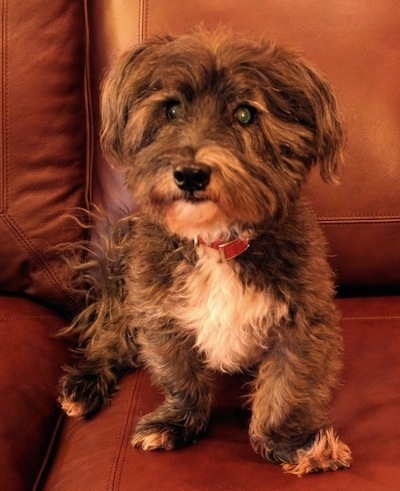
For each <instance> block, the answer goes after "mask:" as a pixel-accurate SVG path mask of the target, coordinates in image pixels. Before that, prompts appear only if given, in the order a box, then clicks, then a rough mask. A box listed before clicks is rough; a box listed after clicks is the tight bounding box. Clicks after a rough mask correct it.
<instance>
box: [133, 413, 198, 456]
mask: <svg viewBox="0 0 400 491" xmlns="http://www.w3.org/2000/svg"><path fill="white" fill-rule="evenodd" d="M176 421H179V419H177V420H176ZM205 431H206V423H205V422H204V424H203V423H202V422H200V421H197V422H196V423H194V424H189V423H188V421H187V420H186V423H185V422H182V423H181V422H178V423H176V422H174V421H173V420H171V419H169V418H165V419H160V418H159V417H156V416H155V417H154V418H153V416H152V414H150V415H147V416H144V417H143V418H142V419H141V420H139V422H138V424H137V425H136V428H135V431H134V433H133V436H132V440H131V443H132V445H133V446H134V447H136V448H140V449H141V450H172V449H174V448H178V447H182V446H185V445H189V444H191V443H195V442H196V441H197V440H198V439H199V438H200V437H201V436H202V435H203V434H204V433H205Z"/></svg>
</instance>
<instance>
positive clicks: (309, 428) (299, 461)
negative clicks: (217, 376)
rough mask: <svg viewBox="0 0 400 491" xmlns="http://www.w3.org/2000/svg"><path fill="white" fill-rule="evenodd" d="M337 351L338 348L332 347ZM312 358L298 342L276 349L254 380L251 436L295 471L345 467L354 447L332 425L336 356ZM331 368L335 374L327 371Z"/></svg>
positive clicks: (260, 450) (259, 446)
mask: <svg viewBox="0 0 400 491" xmlns="http://www.w3.org/2000/svg"><path fill="white" fill-rule="evenodd" d="M332 351H334V350H332ZM321 353H323V351H322V350H321V352H320V353H319V355H318V356H314V357H313V356H311V355H310V353H308V359H307V358H306V357H305V356H302V355H304V353H302V352H301V348H299V346H297V352H296V350H290V349H288V348H286V347H284V346H281V347H278V348H276V349H272V350H271V353H270V354H269V356H268V357H267V358H266V359H265V360H264V361H263V362H262V363H261V365H260V367H259V371H258V374H257V376H256V379H255V381H254V390H253V394H252V417H251V423H250V441H251V444H252V446H253V448H254V449H255V451H256V452H257V453H259V454H261V455H262V456H263V457H264V458H266V459H268V460H271V461H273V462H277V463H280V464H282V466H283V469H284V470H285V471H286V472H290V473H293V474H296V475H299V476H300V475H302V474H307V473H310V472H319V471H326V470H336V469H340V468H347V467H349V466H350V463H351V452H350V450H349V448H348V447H347V445H345V444H344V443H343V442H342V441H340V440H339V438H338V437H337V435H336V433H335V431H334V430H333V428H332V426H331V424H330V420H329V416H328V407H329V402H330V391H331V390H330V389H331V385H332V379H331V380H329V379H330V377H331V376H332V378H335V372H336V370H335V369H334V365H336V364H338V360H337V359H336V357H335V356H333V357H330V356H329V354H328V353H327V352H326V353H325V360H323V359H322V358H321ZM330 371H331V372H332V373H331V374H330V373H329V372H330Z"/></svg>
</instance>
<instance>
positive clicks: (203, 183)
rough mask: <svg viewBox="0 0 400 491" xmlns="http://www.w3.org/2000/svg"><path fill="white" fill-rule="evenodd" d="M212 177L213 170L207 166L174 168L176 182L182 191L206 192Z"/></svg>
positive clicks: (197, 165)
mask: <svg viewBox="0 0 400 491" xmlns="http://www.w3.org/2000/svg"><path fill="white" fill-rule="evenodd" d="M210 177H211V168H210V167H209V166H208V165H205V164H196V165H190V166H180V165H178V166H176V167H175V168H174V181H175V184H176V185H177V186H178V188H179V189H182V191H189V192H194V191H202V190H204V189H205V188H206V187H207V186H208V184H209V182H210Z"/></svg>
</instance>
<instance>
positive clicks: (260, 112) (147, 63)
mask: <svg viewBox="0 0 400 491" xmlns="http://www.w3.org/2000/svg"><path fill="white" fill-rule="evenodd" d="M102 118H103V133H102V144H103V149H104V151H105V153H106V155H107V156H108V157H109V158H110V160H111V161H112V162H114V164H116V165H118V166H119V167H122V168H123V169H124V171H125V172H126V182H127V186H128V188H129V189H130V190H131V191H132V193H133V195H134V197H135V199H136V201H137V203H138V205H139V206H140V208H141V210H142V213H144V214H145V215H146V216H147V218H149V219H150V220H154V221H156V222H158V223H162V224H163V225H165V226H166V227H167V228H168V229H169V230H170V231H171V232H173V233H177V234H179V235H181V236H185V237H188V238H193V237H194V236H196V235H207V236H209V237H216V236H218V237H221V235H224V234H225V235H227V236H230V235H231V233H232V232H233V233H235V234H242V233H246V231H248V230H254V229H257V226H259V225H260V224H262V223H265V222H266V221H268V220H277V219H279V218H281V217H284V216H285V214H286V213H288V212H289V210H290V209H291V207H292V206H293V204H294V203H295V202H296V199H297V197H298V195H299V191H300V188H301V186H302V184H303V183H304V181H305V180H306V177H307V176H308V174H309V172H310V169H311V168H312V166H313V165H314V164H316V163H319V165H320V169H321V174H322V177H323V179H324V180H325V181H327V182H333V181H335V180H336V178H337V170H338V162H339V160H340V152H341V148H342V141H343V137H342V130H341V126H340V121H339V117H338V114H337V108H336V102H335V99H334V96H333V95H332V93H331V91H330V89H329V87H328V85H327V83H326V82H325V81H324V79H323V78H322V77H321V76H320V75H319V74H318V73H317V72H316V71H315V70H314V69H313V68H311V67H310V66H309V65H307V64H306V63H305V62H304V61H303V60H302V59H301V58H300V57H298V56H297V55H296V54H294V53H293V52H291V51H288V50H285V49H282V48H277V47H275V46H274V45H273V44H271V43H269V42H262V43H259V44H257V43H254V42H251V41H244V40H241V39H240V38H238V37H236V38H234V37H232V36H226V35H223V34H221V33H219V34H212V33H209V32H205V33H204V32H203V33H200V32H199V33H196V34H193V35H188V36H183V37H179V38H175V39H174V38H170V37H165V38H157V39H154V40H150V41H148V42H145V43H144V44H142V45H140V46H138V47H136V48H135V49H133V50H132V51H131V52H129V53H126V54H125V55H124V56H122V57H121V58H120V59H119V61H117V63H116V65H115V67H114V69H113V70H112V71H111V72H110V74H109V75H108V77H107V79H106V81H105V84H104V88H103V97H102Z"/></svg>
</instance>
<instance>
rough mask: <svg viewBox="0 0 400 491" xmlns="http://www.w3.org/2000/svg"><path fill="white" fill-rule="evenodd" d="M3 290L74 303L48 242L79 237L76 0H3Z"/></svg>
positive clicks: (85, 154)
mask: <svg viewBox="0 0 400 491" xmlns="http://www.w3.org/2000/svg"><path fill="white" fill-rule="evenodd" d="M0 13H1V24H2V27H1V29H2V45H1V53H2V58H1V59H2V67H1V74H2V86H1V96H2V97H1V99H0V103H1V114H2V118H1V124H2V126H1V149H2V151H1V161H0V172H1V186H0V270H1V274H0V289H2V290H6V291H8V292H18V293H24V294H29V295H34V296H37V297H40V298H42V299H44V300H46V301H47V302H51V303H53V304H58V305H64V306H65V304H66V303H69V304H71V305H72V303H73V300H72V299H70V298H69V296H68V293H67V291H66V289H65V285H66V280H67V273H66V269H65V267H64V264H63V263H62V261H61V260H60V259H59V257H58V255H57V251H56V250H54V249H53V246H55V245H57V244H60V243H62V242H71V241H76V240H79V239H82V238H83V237H84V235H83V233H82V229H81V228H80V227H78V226H77V224H76V223H75V222H74V221H73V220H72V219H71V218H70V217H69V216H68V215H77V211H76V207H82V206H85V202H86V200H85V198H86V197H87V194H88V186H87V185H89V184H90V181H87V177H88V171H89V169H90V162H89V160H90V156H89V150H88V141H89V135H88V130H89V118H90V110H89V108H88V105H87V98H86V96H85V90H86V89H85V84H86V77H85V51H86V47H85V16H84V4H83V2H81V1H77V0H73V1H67V0H64V1H61V0H57V1H54V2H50V3H47V2H43V1H40V0H29V1H28V2H25V3H23V4H21V2H18V0H8V1H3V2H2V4H1V11H0Z"/></svg>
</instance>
